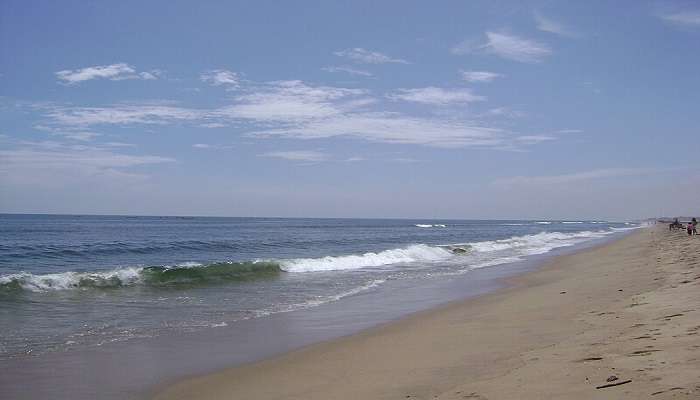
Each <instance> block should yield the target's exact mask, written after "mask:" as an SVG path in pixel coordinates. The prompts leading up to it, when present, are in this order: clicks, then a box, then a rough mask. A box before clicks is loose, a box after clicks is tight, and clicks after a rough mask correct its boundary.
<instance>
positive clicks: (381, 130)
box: [250, 112, 506, 147]
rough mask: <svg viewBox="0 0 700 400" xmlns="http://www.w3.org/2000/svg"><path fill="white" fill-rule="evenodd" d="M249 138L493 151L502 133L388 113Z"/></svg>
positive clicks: (265, 131) (359, 115)
mask: <svg viewBox="0 0 700 400" xmlns="http://www.w3.org/2000/svg"><path fill="white" fill-rule="evenodd" d="M250 135H252V136H262V137H286V138H295V139H319V138H330V137H351V138H359V139H363V140H368V141H372V142H381V143H396V144H417V145H426V146H433V147H470V146H484V147H497V146H501V145H505V143H506V138H505V132H504V131H502V130H500V129H497V128H488V127H482V126H479V125H475V124H469V123H468V122H463V121H451V120H448V119H444V118H434V119H428V118H416V117H409V116H406V115H402V114H399V113H390V112H363V113H350V114H344V115H336V116H333V117H331V118H323V119H318V120H311V121H307V122H304V123H300V124H297V125H294V126H288V127H279V128H273V129H262V130H258V131H253V132H251V133H250Z"/></svg>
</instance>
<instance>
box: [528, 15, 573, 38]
mask: <svg viewBox="0 0 700 400" xmlns="http://www.w3.org/2000/svg"><path fill="white" fill-rule="evenodd" d="M534 17H535V22H536V23H537V29H539V30H541V31H543V32H549V33H553V34H555V35H559V36H564V37H570V38H575V37H579V36H580V34H579V33H578V32H576V31H574V30H573V29H571V28H569V27H567V26H565V25H564V24H562V23H561V22H558V21H555V20H553V19H551V18H548V17H545V16H544V15H542V14H541V13H539V12H537V11H536V12H535V13H534Z"/></svg>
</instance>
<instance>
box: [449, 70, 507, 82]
mask: <svg viewBox="0 0 700 400" xmlns="http://www.w3.org/2000/svg"><path fill="white" fill-rule="evenodd" d="M459 72H460V73H461V74H462V79H463V80H465V81H467V82H470V83H471V82H491V81H493V80H494V79H496V78H500V77H502V76H503V75H501V74H499V73H496V72H488V71H459Z"/></svg>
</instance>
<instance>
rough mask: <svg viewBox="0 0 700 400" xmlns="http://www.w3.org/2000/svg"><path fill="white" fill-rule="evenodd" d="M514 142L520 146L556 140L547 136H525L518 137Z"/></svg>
mask: <svg viewBox="0 0 700 400" xmlns="http://www.w3.org/2000/svg"><path fill="white" fill-rule="evenodd" d="M515 140H516V141H518V142H519V143H522V144H537V143H542V142H549V141H551V140H556V138H555V137H553V136H547V135H525V136H518V137H516V138H515Z"/></svg>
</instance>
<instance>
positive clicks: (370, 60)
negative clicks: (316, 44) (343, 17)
mask: <svg viewBox="0 0 700 400" xmlns="http://www.w3.org/2000/svg"><path fill="white" fill-rule="evenodd" d="M333 54H335V55H336V56H338V57H345V58H347V59H349V60H351V61H353V62H356V63H362V64H388V63H397V64H408V63H409V62H408V61H406V60H402V59H400V58H392V57H389V56H388V55H386V54H382V53H380V52H377V51H370V50H367V49H363V48H361V47H355V48H352V49H345V50H340V51H336V52H334V53H333Z"/></svg>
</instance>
